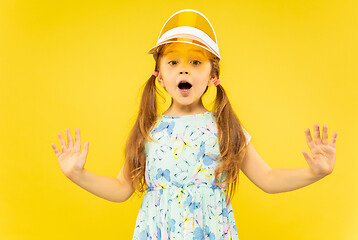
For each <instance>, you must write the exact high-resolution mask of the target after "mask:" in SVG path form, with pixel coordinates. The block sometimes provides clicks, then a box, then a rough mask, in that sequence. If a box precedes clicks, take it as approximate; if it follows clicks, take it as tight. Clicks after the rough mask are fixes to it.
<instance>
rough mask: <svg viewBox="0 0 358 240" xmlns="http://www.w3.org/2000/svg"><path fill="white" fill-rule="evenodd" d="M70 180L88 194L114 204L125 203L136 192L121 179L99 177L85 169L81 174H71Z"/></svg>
mask: <svg viewBox="0 0 358 240" xmlns="http://www.w3.org/2000/svg"><path fill="white" fill-rule="evenodd" d="M68 178H69V179H70V180H71V181H72V182H74V183H75V184H77V185H78V186H80V187H82V188H83V189H85V190H87V191H88V192H90V193H92V194H94V195H96V196H98V197H101V198H104V199H106V200H109V201H112V202H124V201H126V200H127V199H128V198H129V197H130V196H131V195H132V193H133V192H134V190H132V189H133V188H131V186H130V185H128V184H127V183H126V182H122V181H121V180H120V178H115V177H110V176H102V175H97V174H95V173H92V172H90V171H88V170H87V169H83V171H82V173H80V174H71V175H69V176H68Z"/></svg>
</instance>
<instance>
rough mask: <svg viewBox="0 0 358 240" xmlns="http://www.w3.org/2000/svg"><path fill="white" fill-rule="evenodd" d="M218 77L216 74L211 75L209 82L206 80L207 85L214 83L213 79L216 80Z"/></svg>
mask: <svg viewBox="0 0 358 240" xmlns="http://www.w3.org/2000/svg"><path fill="white" fill-rule="evenodd" d="M217 79H218V78H217V76H216V75H215V76H213V77H211V78H210V80H209V82H208V87H211V86H213V85H214V83H215V81H216V80H217Z"/></svg>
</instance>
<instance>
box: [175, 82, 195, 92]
mask: <svg viewBox="0 0 358 240" xmlns="http://www.w3.org/2000/svg"><path fill="white" fill-rule="evenodd" d="M191 87H192V85H191V84H190V83H188V82H185V81H183V82H180V83H179V85H178V88H179V89H180V90H183V91H187V90H189V89H190V88H191Z"/></svg>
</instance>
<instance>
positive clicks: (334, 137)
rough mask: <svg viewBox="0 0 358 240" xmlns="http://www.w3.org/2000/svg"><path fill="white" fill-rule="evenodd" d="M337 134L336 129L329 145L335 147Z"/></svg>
mask: <svg viewBox="0 0 358 240" xmlns="http://www.w3.org/2000/svg"><path fill="white" fill-rule="evenodd" d="M337 135H338V133H337V131H334V132H333V135H332V138H331V146H332V147H334V148H336V141H337Z"/></svg>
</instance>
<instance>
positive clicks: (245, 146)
mask: <svg viewBox="0 0 358 240" xmlns="http://www.w3.org/2000/svg"><path fill="white" fill-rule="evenodd" d="M148 53H150V54H153V57H154V60H155V63H156V66H155V70H154V71H153V74H152V76H151V77H150V78H149V80H148V81H147V83H146V86H145V88H144V92H143V95H142V99H141V105H140V111H139V114H138V118H137V120H136V122H135V124H134V127H133V129H132V131H131V132H130V136H129V138H128V141H127V144H126V147H125V162H124V164H123V166H122V169H121V170H120V172H119V174H118V176H117V178H114V177H107V176H100V175H96V174H94V173H91V172H89V171H88V170H86V169H84V164H85V162H86V157H87V153H88V145H89V143H88V142H86V143H85V144H84V147H83V151H82V153H81V152H80V147H81V143H80V131H79V129H76V137H75V143H73V142H72V136H71V133H70V131H69V129H66V132H67V139H68V146H67V147H66V143H65V141H64V139H63V137H62V135H61V133H59V134H58V136H59V140H60V144H61V148H62V153H61V152H60V151H59V150H58V149H57V147H56V146H55V144H53V143H52V147H53V150H54V151H55V154H56V156H57V158H58V161H59V164H60V167H61V170H62V171H63V173H64V174H65V175H66V176H67V177H68V178H70V179H71V180H72V181H73V182H74V183H76V184H78V185H79V186H81V187H82V188H84V189H86V190H87V191H89V192H91V193H93V194H95V195H97V196H99V197H102V198H105V199H107V200H110V201H114V202H124V201H126V200H127V199H129V197H130V196H132V194H133V193H134V192H135V190H138V192H140V193H144V192H145V195H144V198H143V202H142V205H141V208H140V211H139V213H138V216H137V220H136V225H135V229H134V236H133V239H138V240H139V239H177V240H181V239H239V237H238V234H237V227H236V224H235V218H234V213H233V209H232V206H231V202H230V200H231V199H232V196H233V194H234V190H235V187H236V183H237V180H238V175H239V170H242V171H243V172H244V174H245V175H246V176H247V177H248V178H249V179H250V180H251V181H252V182H253V183H254V184H255V185H256V186H258V187H259V188H260V189H262V190H263V191H265V192H267V193H278V192H287V191H292V190H295V189H298V188H301V187H304V186H306V185H309V184H311V183H313V182H315V181H317V180H319V179H321V178H323V177H324V176H327V175H328V174H330V173H331V172H332V171H333V168H334V164H335V143H336V139H337V132H336V131H335V132H334V134H333V137H332V139H331V142H330V143H328V134H327V126H326V125H324V126H323V137H322V139H321V137H320V131H319V126H318V124H315V129H314V136H315V141H313V140H312V137H311V133H310V130H309V129H308V128H307V129H306V130H305V134H306V140H307V143H308V146H309V148H310V149H311V152H312V155H310V154H309V153H308V152H307V151H305V150H303V151H302V153H303V155H304V157H305V159H306V160H307V163H308V165H309V166H308V167H306V168H299V169H272V168H271V167H270V166H269V165H268V164H267V163H266V162H265V161H264V160H263V159H262V158H261V157H260V155H259V154H258V153H257V152H256V151H255V149H254V146H253V144H252V143H251V142H250V139H251V137H250V135H249V134H248V132H247V131H246V130H245V129H244V128H243V127H242V124H241V123H240V121H239V119H238V118H237V116H236V114H235V113H234V110H233V109H232V107H231V105H230V102H229V99H228V97H227V95H226V92H225V91H224V88H223V86H222V85H221V83H220V80H219V74H220V68H219V61H220V59H221V57H220V54H219V48H218V45H217V39H216V35H215V32H214V29H213V27H212V26H211V24H210V22H209V20H208V19H207V18H206V17H205V16H204V15H203V14H202V13H200V12H198V11H195V10H190V9H186V10H182V11H179V12H176V13H175V14H173V15H172V16H171V17H170V18H169V19H168V20H167V21H166V23H165V24H164V26H163V28H162V30H161V32H160V34H159V38H158V42H157V44H156V46H155V47H153V48H152V49H150V50H149V52H148ZM156 79H158V82H159V84H160V85H161V86H162V87H163V88H165V90H166V91H167V92H168V93H169V94H170V96H171V97H172V102H171V105H170V107H169V108H168V109H167V110H166V112H164V113H162V114H160V115H157V103H156V91H157V89H156V83H155V80H156ZM213 85H214V86H215V87H216V89H217V93H216V99H215V105H214V109H213V111H208V110H207V109H206V108H205V107H204V105H203V103H202V96H203V94H205V92H206V91H207V89H208V87H211V86H213ZM228 189H230V190H229V191H228ZM228 192H229V194H228Z"/></svg>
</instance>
